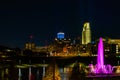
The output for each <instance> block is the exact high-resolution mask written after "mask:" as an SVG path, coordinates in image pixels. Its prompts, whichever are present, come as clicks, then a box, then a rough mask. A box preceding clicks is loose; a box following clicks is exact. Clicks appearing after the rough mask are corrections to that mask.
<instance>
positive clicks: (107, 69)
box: [90, 38, 112, 74]
mask: <svg viewBox="0 0 120 80" xmlns="http://www.w3.org/2000/svg"><path fill="white" fill-rule="evenodd" d="M90 72H91V73H96V74H110V73H112V67H111V65H104V46H103V41H102V38H100V39H99V43H98V53H97V64H96V65H95V66H94V65H93V64H90Z"/></svg>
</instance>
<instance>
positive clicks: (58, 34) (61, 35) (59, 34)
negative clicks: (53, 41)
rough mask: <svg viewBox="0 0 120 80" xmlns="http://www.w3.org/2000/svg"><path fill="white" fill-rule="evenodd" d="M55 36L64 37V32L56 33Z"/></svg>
mask: <svg viewBox="0 0 120 80" xmlns="http://www.w3.org/2000/svg"><path fill="white" fill-rule="evenodd" d="M57 38H58V39H64V38H65V33H63V32H59V33H57Z"/></svg>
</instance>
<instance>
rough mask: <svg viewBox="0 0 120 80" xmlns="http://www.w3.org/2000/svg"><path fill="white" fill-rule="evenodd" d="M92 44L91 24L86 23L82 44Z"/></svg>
mask: <svg viewBox="0 0 120 80" xmlns="http://www.w3.org/2000/svg"><path fill="white" fill-rule="evenodd" d="M88 43H91V31H90V23H89V22H86V23H84V25H83V30H82V44H88Z"/></svg>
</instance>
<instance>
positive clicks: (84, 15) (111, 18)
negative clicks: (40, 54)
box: [0, 0, 120, 47]
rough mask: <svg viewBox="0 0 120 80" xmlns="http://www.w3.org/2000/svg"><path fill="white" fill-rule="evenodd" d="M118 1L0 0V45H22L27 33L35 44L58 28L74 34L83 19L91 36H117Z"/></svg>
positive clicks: (48, 38)
mask: <svg viewBox="0 0 120 80" xmlns="http://www.w3.org/2000/svg"><path fill="white" fill-rule="evenodd" d="M119 4H120V3H119V0H8V1H6V0H3V1H1V2H0V45H7V46H10V47H16V46H17V47H23V46H24V44H25V42H27V41H29V40H30V39H29V36H30V35H33V41H35V43H36V44H37V45H45V44H48V43H50V42H51V41H52V40H53V39H54V38H55V37H56V34H57V32H59V31H63V32H65V34H66V37H70V38H75V37H77V36H81V31H82V27H83V23H84V22H86V21H89V22H90V24H91V31H92V38H99V37H110V38H120V25H119V24H120V22H119V21H120V5H119Z"/></svg>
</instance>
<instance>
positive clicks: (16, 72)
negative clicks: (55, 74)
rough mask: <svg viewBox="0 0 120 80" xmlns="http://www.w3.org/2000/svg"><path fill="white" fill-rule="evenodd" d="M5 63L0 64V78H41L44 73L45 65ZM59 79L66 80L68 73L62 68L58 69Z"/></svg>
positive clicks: (38, 79)
mask: <svg viewBox="0 0 120 80" xmlns="http://www.w3.org/2000/svg"><path fill="white" fill-rule="evenodd" d="M5 65H6V64H4V65H2V66H0V80H42V77H43V76H44V74H45V71H44V70H45V67H40V66H39V67H37V66H36V67H20V68H18V67H15V65H14V66H11V65H9V66H7V67H4V66H5ZM7 65H8V64H7ZM59 71H60V74H61V80H68V78H67V77H68V75H67V74H66V73H64V71H63V68H60V69H59Z"/></svg>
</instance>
